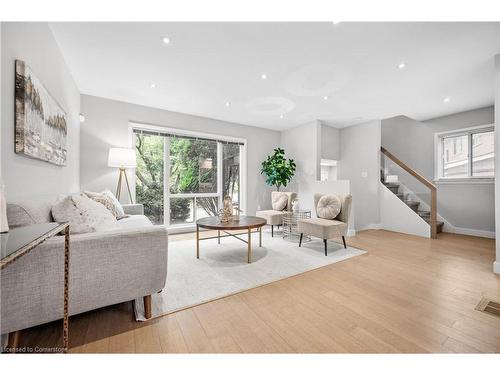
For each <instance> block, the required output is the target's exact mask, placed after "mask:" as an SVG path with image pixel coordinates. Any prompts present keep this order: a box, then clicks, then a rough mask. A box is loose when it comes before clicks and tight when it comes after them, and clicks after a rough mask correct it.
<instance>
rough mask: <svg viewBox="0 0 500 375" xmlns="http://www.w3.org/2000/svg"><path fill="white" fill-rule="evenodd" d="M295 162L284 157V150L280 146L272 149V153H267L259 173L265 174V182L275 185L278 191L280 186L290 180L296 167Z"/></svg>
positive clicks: (284, 185)
mask: <svg viewBox="0 0 500 375" xmlns="http://www.w3.org/2000/svg"><path fill="white" fill-rule="evenodd" d="M296 167H297V166H296V165H295V162H294V161H293V160H292V159H288V160H287V159H286V158H285V150H283V149H282V148H276V149H274V154H273V155H269V156H268V157H267V159H266V160H264V161H263V162H262V170H261V171H260V173H261V174H265V175H266V176H267V177H266V183H267V184H268V185H270V186H276V189H277V190H278V191H279V190H280V187H282V186H283V187H286V185H287V184H288V183H289V182H290V180H291V179H292V177H293V175H294V174H295V169H296Z"/></svg>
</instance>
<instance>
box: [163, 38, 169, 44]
mask: <svg viewBox="0 0 500 375" xmlns="http://www.w3.org/2000/svg"><path fill="white" fill-rule="evenodd" d="M161 41H162V42H163V44H170V38H169V37H168V36H162V37H161Z"/></svg>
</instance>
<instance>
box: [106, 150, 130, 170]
mask: <svg viewBox="0 0 500 375" xmlns="http://www.w3.org/2000/svg"><path fill="white" fill-rule="evenodd" d="M136 166H137V161H136V159H135V150H134V149H132V148H118V147H112V148H110V149H109V155H108V167H116V168H135V167H136Z"/></svg>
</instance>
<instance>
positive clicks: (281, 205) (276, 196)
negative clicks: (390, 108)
mask: <svg viewBox="0 0 500 375" xmlns="http://www.w3.org/2000/svg"><path fill="white" fill-rule="evenodd" d="M271 198H272V206H273V210H275V211H283V210H284V209H285V208H286V206H287V204H288V195H286V194H285V193H279V192H273V194H272V195H271Z"/></svg>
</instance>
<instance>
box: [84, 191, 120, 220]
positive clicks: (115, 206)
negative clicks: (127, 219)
mask: <svg viewBox="0 0 500 375" xmlns="http://www.w3.org/2000/svg"><path fill="white" fill-rule="evenodd" d="M83 194H85V195H86V196H87V197H88V198H90V199H92V200H94V201H96V202H98V203H101V204H102V205H104V207H106V208H107V209H108V210H109V211H110V212H111V213H112V214H113V216H114V217H116V218H117V219H121V218H122V217H124V216H126V215H125V211H123V207H122V205H121V204H120V202H119V201H118V199H116V197H115V195H114V194H113V193H112V192H111V191H109V190H104V191H103V192H102V193H95V192H93V191H84V192H83Z"/></svg>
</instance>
